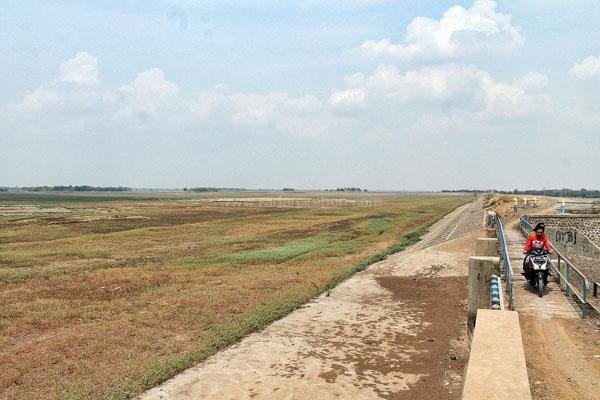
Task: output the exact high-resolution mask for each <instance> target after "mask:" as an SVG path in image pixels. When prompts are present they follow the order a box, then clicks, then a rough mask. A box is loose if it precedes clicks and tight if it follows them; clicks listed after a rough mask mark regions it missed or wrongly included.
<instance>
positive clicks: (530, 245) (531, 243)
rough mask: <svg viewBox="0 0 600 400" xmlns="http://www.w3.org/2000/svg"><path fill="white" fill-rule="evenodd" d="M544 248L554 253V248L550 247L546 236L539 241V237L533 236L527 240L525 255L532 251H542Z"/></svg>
mask: <svg viewBox="0 0 600 400" xmlns="http://www.w3.org/2000/svg"><path fill="white" fill-rule="evenodd" d="M543 247H546V250H548V253H552V248H551V247H550V243H548V239H546V236H542V238H541V239H538V238H537V236H535V235H533V236H530V237H529V239H527V243H526V244H525V253H527V252H528V251H529V250H531V249H541V248H543Z"/></svg>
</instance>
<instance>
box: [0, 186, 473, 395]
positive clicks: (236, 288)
mask: <svg viewBox="0 0 600 400" xmlns="http://www.w3.org/2000/svg"><path fill="white" fill-rule="evenodd" d="M243 196H244V197H248V196H249V195H248V193H244V194H243ZM263 196H264V194H263ZM296 196H297V195H296ZM346 198H352V197H348V196H346ZM354 198H355V199H356V200H364V199H370V200H377V201H375V202H373V203H371V204H375V205H371V206H367V207H339V208H335V207H330V208H321V207H308V208H297V207H296V208H289V209H287V208H281V207H277V208H275V207H274V208H269V207H266V208H255V207H247V208H245V207H236V208H226V207H214V206H211V205H210V204H209V203H208V202H205V201H195V200H202V199H203V197H202V196H198V195H194V194H186V195H184V194H173V195H165V194H160V195H158V194H156V195H153V194H143V195H142V194H126V195H111V194H103V195H86V196H77V195H71V194H69V195H52V194H40V195H30V194H18V195H11V194H1V195H0V206H3V207H21V209H20V210H19V214H10V215H9V213H6V214H4V215H3V216H2V217H0V317H1V318H0V398H7V399H8V398H10V399H16V400H18V399H31V398H44V399H52V398H55V399H104V398H112V399H126V398H130V397H131V396H133V395H135V394H136V393H139V392H141V391H142V390H144V389H146V388H149V387H151V386H153V385H155V384H157V383H159V382H161V381H163V380H164V379H166V378H168V377H170V376H172V375H173V374H175V373H176V372H178V371H180V370H182V369H184V368H186V367H188V366H190V365H193V364H194V363H195V362H197V361H200V360H202V359H204V358H206V357H207V356H209V355H210V354H213V353H214V352H216V351H217V350H219V349H221V348H224V347H226V346H227V345H229V344H231V343H233V342H235V341H236V340H238V339H239V338H241V337H242V336H244V335H246V334H248V333H249V332H252V331H254V330H256V329H259V328H261V327H264V326H265V325H266V324H268V323H269V322H270V321H273V320H275V319H277V318H279V317H281V316H283V315H285V314H287V313H288V312H290V311H291V310H293V309H295V308H296V307H297V306H298V305H300V304H302V303H303V302H305V301H307V300H308V299H310V298H311V297H313V296H314V295H315V294H317V293H321V292H323V291H327V290H328V288H331V287H332V285H333V284H335V283H336V282H338V281H339V280H340V279H343V278H344V277H346V276H348V275H350V274H352V273H353V272H354V271H356V270H357V269H362V268H364V266H365V265H366V263H369V262H374V261H377V260H378V259H380V258H381V257H383V254H384V253H386V252H389V251H390V248H393V250H399V249H401V248H403V247H404V246H405V245H407V244H408V243H410V242H411V240H412V239H413V237H409V238H408V239H406V238H405V239H403V238H402V237H403V235H404V234H406V233H408V232H410V231H413V230H415V229H417V228H419V227H422V226H423V225H424V224H427V223H428V222H431V221H433V220H435V219H437V218H439V217H440V216H442V215H444V214H445V213H447V212H448V211H450V210H452V209H454V208H455V207H457V206H458V205H461V204H464V203H465V202H466V201H469V200H470V198H466V197H460V196H439V195H427V196H400V195H376V194H372V195H368V196H367V195H362V197H361V196H360V195H356V197H354ZM190 200H193V201H190ZM44 209H50V210H51V211H50V212H48V213H45V212H44ZM62 209H64V210H67V211H65V212H57V210H59V211H60V210H62ZM394 246H395V247H394ZM374 255H375V257H374Z"/></svg>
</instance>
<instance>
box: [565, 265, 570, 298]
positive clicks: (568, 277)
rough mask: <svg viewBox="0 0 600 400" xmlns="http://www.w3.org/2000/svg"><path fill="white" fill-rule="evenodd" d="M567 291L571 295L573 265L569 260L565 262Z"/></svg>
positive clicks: (568, 295)
mask: <svg viewBox="0 0 600 400" xmlns="http://www.w3.org/2000/svg"><path fill="white" fill-rule="evenodd" d="M565 266H566V268H565V280H566V282H565V291H566V292H567V297H571V286H570V285H571V266H570V265H569V263H568V262H565Z"/></svg>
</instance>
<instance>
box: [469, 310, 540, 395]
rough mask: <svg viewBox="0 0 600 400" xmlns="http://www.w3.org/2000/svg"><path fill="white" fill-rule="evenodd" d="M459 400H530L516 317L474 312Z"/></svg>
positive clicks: (489, 312)
mask: <svg viewBox="0 0 600 400" xmlns="http://www.w3.org/2000/svg"><path fill="white" fill-rule="evenodd" d="M477 314H478V315H477V325H476V326H475V332H474V334H473V343H472V345H471V355H470V356H469V364H468V366H467V372H466V376H465V385H464V387H463V394H462V398H463V400H482V399H496V400H517V399H519V400H531V392H530V390H529V379H528V376H527V366H526V365H525V351H524V349H523V341H522V339H521V327H520V325H519V315H518V314H517V312H515V311H493V310H478V312H477Z"/></svg>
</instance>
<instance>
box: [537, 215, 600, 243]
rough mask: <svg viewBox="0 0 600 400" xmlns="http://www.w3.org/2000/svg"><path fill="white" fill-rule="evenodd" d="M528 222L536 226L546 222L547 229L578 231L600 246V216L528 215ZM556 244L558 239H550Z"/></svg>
mask: <svg viewBox="0 0 600 400" xmlns="http://www.w3.org/2000/svg"><path fill="white" fill-rule="evenodd" d="M526 218H527V221H528V222H529V223H530V224H532V225H534V226H535V224H537V223H538V222H544V223H545V224H546V227H553V228H568V229H569V228H570V229H576V230H577V231H578V232H579V233H580V234H583V235H585V236H586V237H587V238H588V239H590V240H591V241H592V242H593V243H594V244H596V245H600V216H599V215H568V214H561V215H527V216H526ZM550 240H551V241H552V242H555V240H556V238H550Z"/></svg>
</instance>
